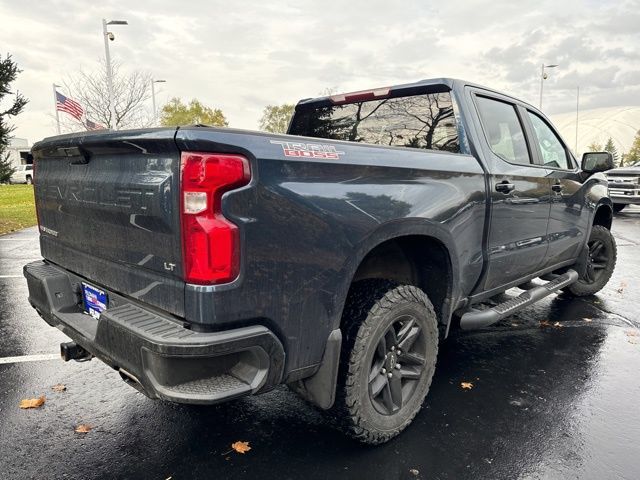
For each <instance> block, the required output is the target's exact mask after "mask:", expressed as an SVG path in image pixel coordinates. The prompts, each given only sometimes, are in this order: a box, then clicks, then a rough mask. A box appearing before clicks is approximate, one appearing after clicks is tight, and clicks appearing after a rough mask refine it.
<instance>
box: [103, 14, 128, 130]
mask: <svg viewBox="0 0 640 480" xmlns="http://www.w3.org/2000/svg"><path fill="white" fill-rule="evenodd" d="M107 25H128V23H127V21H126V20H111V21H109V22H107V21H106V20H105V19H104V18H103V19H102V37H103V39H104V58H105V61H106V62H107V65H106V66H107V95H108V96H109V112H110V114H111V115H110V116H111V121H110V122H109V123H110V124H111V128H112V129H114V130H117V124H116V105H115V100H114V98H113V69H112V68H111V54H110V52H109V41H113V40H114V39H115V36H114V35H113V33H111V32H109V31H108V30H107Z"/></svg>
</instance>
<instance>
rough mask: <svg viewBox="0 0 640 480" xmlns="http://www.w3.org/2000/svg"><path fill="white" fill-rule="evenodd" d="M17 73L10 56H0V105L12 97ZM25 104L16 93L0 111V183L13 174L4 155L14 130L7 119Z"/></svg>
mask: <svg viewBox="0 0 640 480" xmlns="http://www.w3.org/2000/svg"><path fill="white" fill-rule="evenodd" d="M18 73H20V70H19V69H18V66H17V65H16V63H15V62H14V61H13V60H11V55H7V56H6V58H4V59H3V58H2V56H0V105H1V104H2V101H3V98H4V97H6V96H7V95H12V96H13V92H12V91H11V84H12V83H13V82H14V81H15V79H16V77H17V76H18ZM27 102H28V100H27V99H26V98H25V97H23V96H22V95H21V94H20V93H17V92H16V94H15V96H14V98H13V99H12V100H11V101H9V104H8V108H7V109H6V110H4V111H3V110H0V183H3V182H7V181H8V180H9V177H11V175H12V174H13V172H14V169H13V168H11V164H10V162H9V155H8V154H5V150H6V149H7V147H8V146H9V140H10V139H11V132H13V130H14V129H15V127H14V126H12V125H10V124H9V123H8V119H9V117H15V116H16V115H18V114H19V113H20V112H22V110H23V109H24V106H25V105H26V104H27Z"/></svg>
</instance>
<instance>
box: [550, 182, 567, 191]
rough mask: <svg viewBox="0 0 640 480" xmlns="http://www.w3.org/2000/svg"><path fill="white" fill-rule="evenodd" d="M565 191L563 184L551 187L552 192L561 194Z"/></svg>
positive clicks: (555, 184)
mask: <svg viewBox="0 0 640 480" xmlns="http://www.w3.org/2000/svg"><path fill="white" fill-rule="evenodd" d="M563 189H564V185H562V184H561V183H554V184H553V185H551V190H553V191H554V192H557V193H560V192H562V190H563Z"/></svg>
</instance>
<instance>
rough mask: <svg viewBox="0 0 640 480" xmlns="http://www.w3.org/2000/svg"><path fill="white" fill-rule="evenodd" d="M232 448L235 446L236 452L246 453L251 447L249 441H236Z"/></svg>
mask: <svg viewBox="0 0 640 480" xmlns="http://www.w3.org/2000/svg"><path fill="white" fill-rule="evenodd" d="M231 448H233V449H234V450H235V451H236V452H238V453H242V454H245V453H247V452H248V451H249V450H251V447H250V446H249V442H234V443H232V444H231Z"/></svg>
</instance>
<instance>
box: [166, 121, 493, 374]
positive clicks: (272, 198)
mask: <svg viewBox="0 0 640 480" xmlns="http://www.w3.org/2000/svg"><path fill="white" fill-rule="evenodd" d="M292 139H295V141H299V142H305V143H313V144H322V145H334V146H335V147H336V150H337V151H340V152H344V153H343V154H340V155H339V159H335V160H325V159H322V160H319V159H315V160H314V159H308V158H292V157H287V156H285V155H284V153H283V148H282V146H281V145H280V144H279V143H272V141H275V142H281V141H287V140H288V141H292ZM176 140H177V143H178V146H179V148H180V149H181V150H192V151H223V152H227V151H232V152H234V153H242V154H244V155H246V156H247V157H248V158H250V160H251V162H252V167H253V172H252V175H253V179H252V183H251V184H250V185H249V186H248V187H246V188H244V189H242V190H240V191H236V192H230V193H228V194H227V195H226V197H225V202H224V213H225V216H226V217H228V218H230V219H232V220H233V221H234V222H235V223H237V224H238V225H239V226H240V228H241V232H242V239H243V242H242V245H243V252H242V273H241V275H240V278H239V279H238V281H237V282H235V283H234V284H233V285H226V286H219V287H197V286H191V285H187V287H186V293H185V299H186V315H187V317H188V318H190V319H192V320H196V321H198V322H207V323H212V324H214V325H216V326H217V327H218V328H224V327H229V326H230V325H232V324H233V322H234V321H238V320H240V321H241V320H243V319H246V318H248V317H249V316H254V317H255V316H257V317H259V321H261V322H264V323H266V324H267V325H269V326H270V328H272V329H273V330H274V331H276V332H277V333H278V335H280V336H281V340H282V341H283V343H284V344H285V350H286V351H287V367H288V368H287V370H291V369H295V368H301V367H305V366H308V365H312V364H314V363H317V362H319V361H320V358H321V356H322V352H323V349H324V341H325V340H326V338H327V335H328V334H329V332H330V331H331V329H332V328H336V327H337V325H338V324H339V320H340V314H341V307H342V304H343V302H344V299H345V296H346V292H347V290H348V286H349V282H350V279H351V278H352V277H351V275H352V274H353V273H354V271H355V269H356V268H357V265H358V263H359V262H360V261H361V260H362V258H363V256H364V255H365V254H366V253H367V252H368V250H369V249H370V248H373V247H374V246H375V244H376V242H378V241H382V240H383V239H384V237H385V236H386V235H388V236H395V235H402V234H409V233H416V232H418V231H420V232H422V233H425V232H426V231H427V230H429V231H430V232H438V234H439V235H440V236H441V238H443V239H446V241H447V247H449V248H450V249H452V251H451V257H452V259H453V261H455V262H457V263H458V264H459V265H460V266H461V267H462V268H459V269H457V271H458V274H459V275H460V277H459V278H457V279H456V284H457V285H458V287H459V289H460V290H461V291H470V290H471V288H472V287H473V285H474V283H475V282H476V281H477V278H478V276H479V274H480V271H481V269H482V235H483V228H484V221H485V184H484V176H483V171H482V169H481V167H480V165H479V164H478V162H477V160H476V159H475V158H473V157H472V156H469V155H457V154H449V153H439V152H434V151H424V150H416V149H409V148H386V147H374V146H370V145H364V144H354V143H348V142H331V141H325V140H319V139H310V138H306V139H305V138H301V137H290V136H288V137H287V136H277V135H268V134H257V133H251V134H250V133H249V132H238V131H233V130H217V129H181V130H180V131H179V132H178V134H177V137H176ZM234 145H242V149H238V148H237V147H235V148H234ZM212 291H215V292H216V293H215V294H214V295H209V294H207V293H206V292H212Z"/></svg>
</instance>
